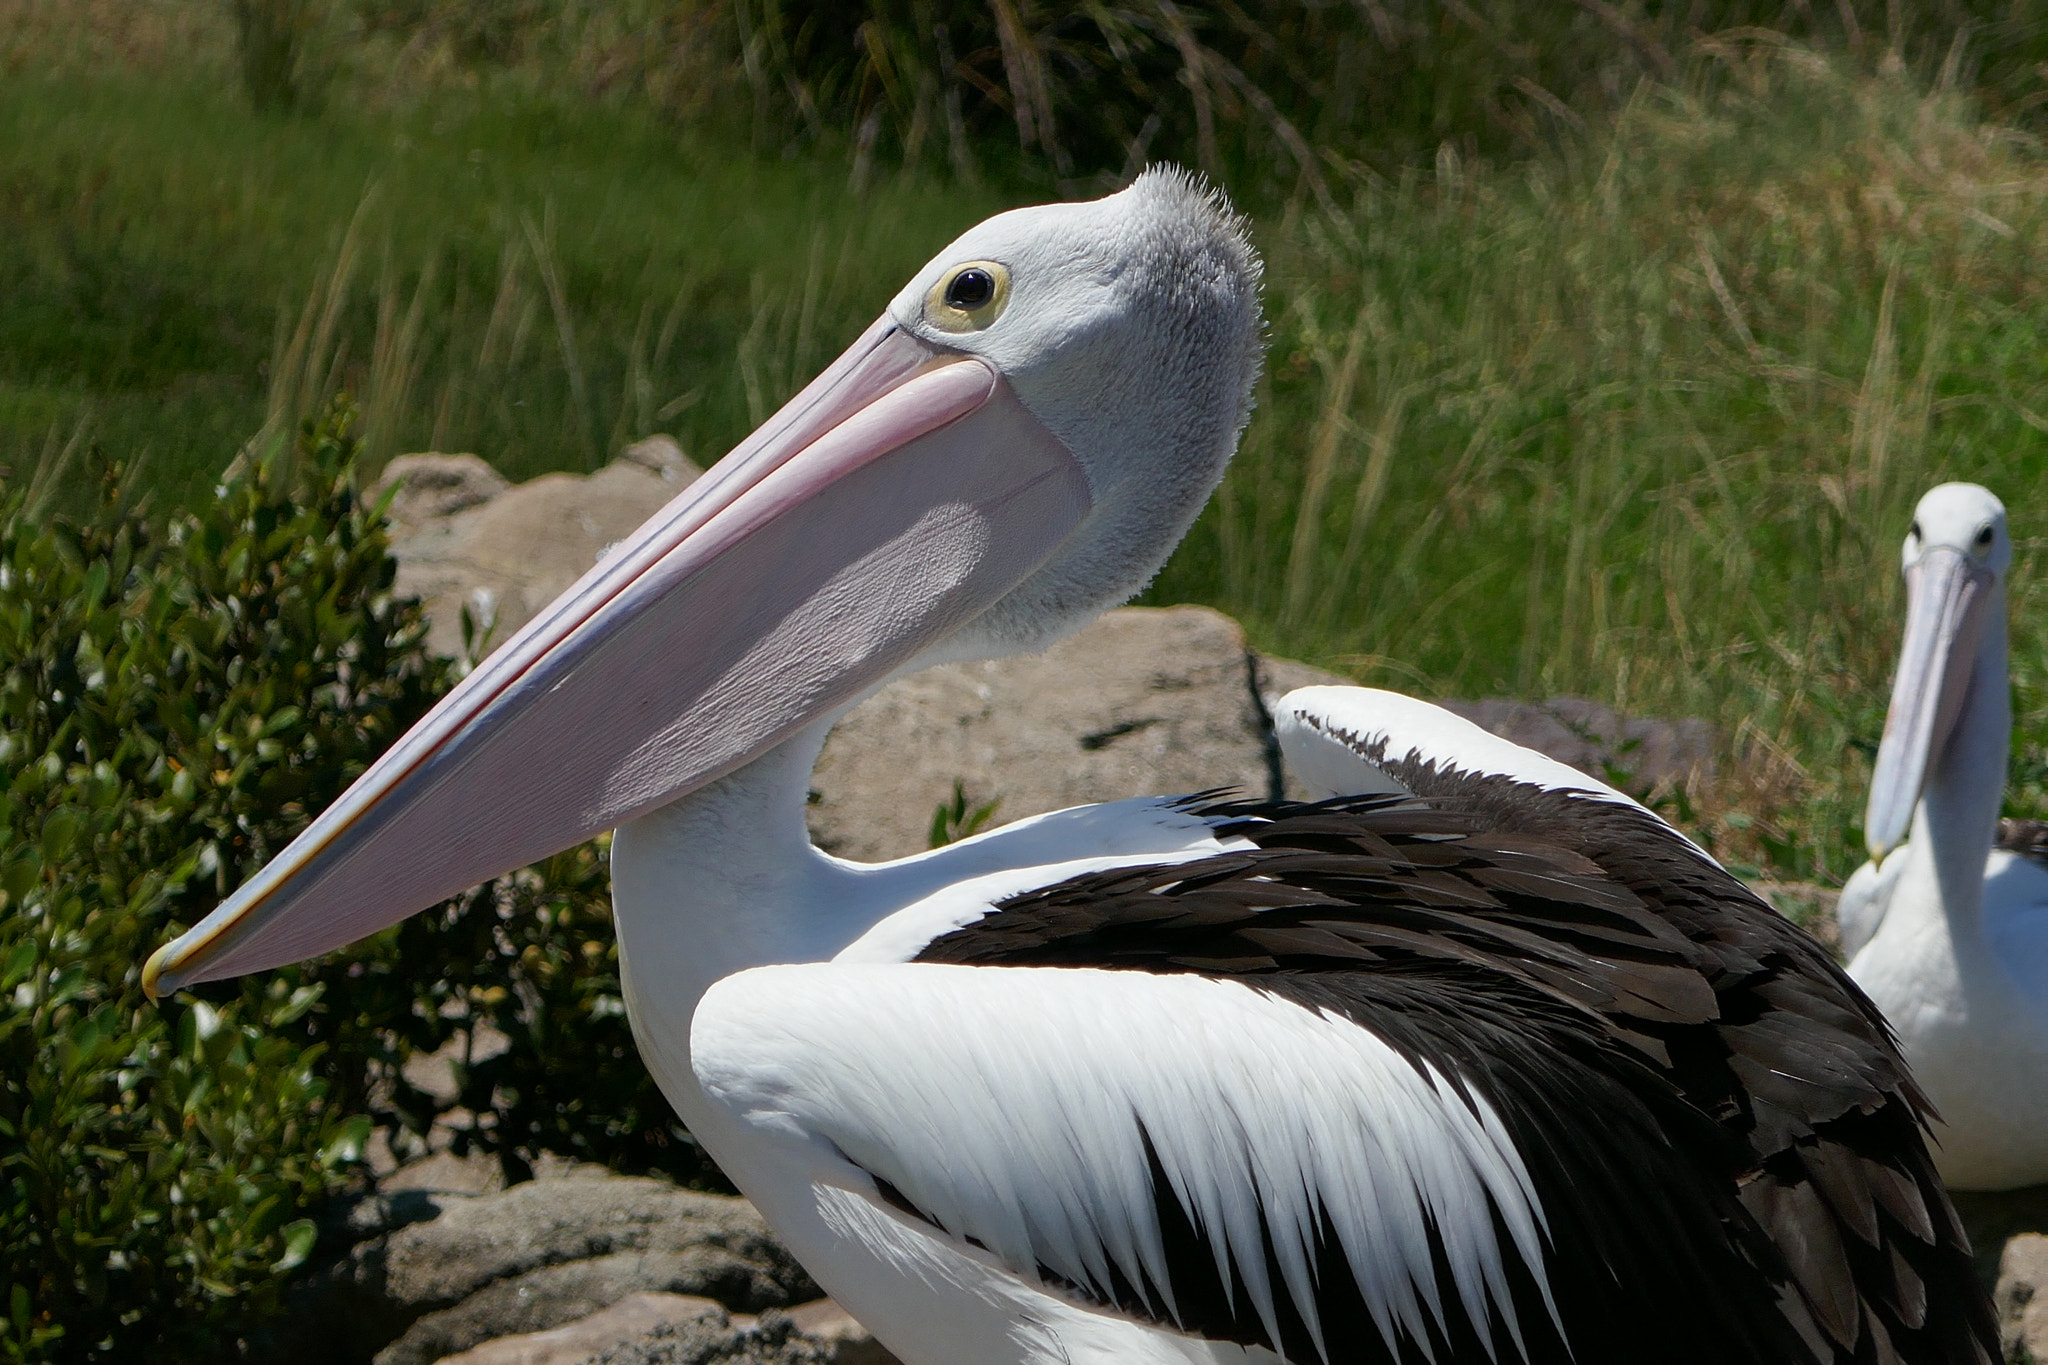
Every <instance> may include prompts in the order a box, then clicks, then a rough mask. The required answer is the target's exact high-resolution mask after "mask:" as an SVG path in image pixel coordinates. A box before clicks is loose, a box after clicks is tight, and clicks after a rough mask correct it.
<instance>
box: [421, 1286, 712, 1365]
mask: <svg viewBox="0 0 2048 1365" xmlns="http://www.w3.org/2000/svg"><path fill="white" fill-rule="evenodd" d="M747 1321H749V1322H751V1321H752V1319H748V1320H747ZM699 1325H701V1326H703V1327H705V1328H707V1329H709V1330H711V1331H715V1332H719V1333H721V1334H723V1333H725V1332H726V1331H727V1330H728V1329H729V1328H730V1327H731V1326H732V1317H731V1315H730V1314H728V1313H727V1312H726V1311H725V1309H724V1308H723V1307H721V1306H720V1305H719V1304H718V1303H717V1302H715V1301H714V1300H711V1299H704V1298H697V1297H694V1296H692V1295H688V1294H655V1293H639V1294H629V1295H627V1296H626V1297H625V1298H623V1299H620V1300H619V1301H618V1302H617V1303H614V1304H613V1305H611V1307H609V1308H605V1309H601V1310H600V1311H598V1312H595V1313H592V1314H591V1315H590V1316H588V1317H584V1318H578V1319H577V1320H576V1321H574V1322H572V1323H569V1324H568V1325H567V1326H565V1327H555V1328H551V1329H549V1330H547V1331H545V1332H522V1333H519V1334H517V1335H514V1336H508V1337H499V1338H497V1339H496V1340H495V1341H487V1342H485V1343H484V1344H483V1345H481V1346H474V1347H471V1348H470V1349H469V1350H467V1351H463V1352H462V1353H460V1354H459V1355H452V1356H444V1357H442V1358H441V1361H440V1365H584V1362H585V1361H587V1360H589V1359H590V1358H591V1357H592V1356H594V1355H598V1354H601V1353H602V1352H604V1351H606V1350H609V1349H610V1348H612V1347H614V1346H618V1345H621V1344H623V1343H626V1342H631V1341H636V1340H638V1339H640V1338H642V1337H645V1336H647V1335H649V1334H650V1333H652V1332H654V1331H655V1330H656V1329H657V1328H667V1329H668V1330H669V1331H671V1332H674V1331H676V1330H679V1329H680V1330H688V1329H690V1328H693V1327H697V1326H699Z"/></svg>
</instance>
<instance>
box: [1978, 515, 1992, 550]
mask: <svg viewBox="0 0 2048 1365" xmlns="http://www.w3.org/2000/svg"><path fill="white" fill-rule="evenodd" d="M1990 547H1991V523H1989V522H1986V523H1985V524H1984V525H1983V526H1982V527H1980V528H1979V529H1978V531H1977V548H1978V549H1980V550H1986V549H1989V548H1990Z"/></svg>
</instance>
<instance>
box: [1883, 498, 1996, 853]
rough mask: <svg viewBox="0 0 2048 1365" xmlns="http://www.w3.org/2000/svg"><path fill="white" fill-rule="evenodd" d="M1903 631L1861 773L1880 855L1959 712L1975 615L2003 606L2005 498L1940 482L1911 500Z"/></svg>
mask: <svg viewBox="0 0 2048 1365" xmlns="http://www.w3.org/2000/svg"><path fill="white" fill-rule="evenodd" d="M1900 562H1901V564H1902V566H1903V568H1904V572H1905V577H1906V638H1905V641H1904V643H1903V644H1902V645H1901V647H1900V650H1899V671H1898V674H1897V676H1896V677H1894V678H1893V680H1892V702H1891V709H1890V710H1889V711H1888V712H1886V714H1885V718H1884V740H1883V742H1882V743H1881V744H1880V745H1879V746H1878V750H1877V767H1876V770H1875V771H1874V772H1873V773H1872V774H1871V779H1870V807H1869V810H1868V811H1867V813H1866V814H1865V817H1864V822H1863V830H1864V840H1865V842H1866V843H1868V844H1869V846H1870V853H1871V856H1872V857H1874V858H1877V859H1879V860H1880V861H1881V860H1882V859H1883V858H1884V856H1885V855H1886V854H1887V853H1890V852H1891V851H1892V850H1893V849H1894V848H1897V847H1898V846H1899V844H1900V843H1901V842H1903V841H1904V840H1905V837H1906V831H1907V828H1908V827H1909V826H1910V825H1911V824H1912V821H1913V807H1914V806H1915V805H1917V804H1918V803H1919V800H1920V791H1921V788H1922V787H1923V786H1924V785H1925V783H1926V780H1927V773H1928V769H1929V768H1930V766H1932V764H1933V763H1934V761H1935V759H1936V758H1937V757H1938V756H1939V755H1940V753H1941V751H1942V748H1943V746H1944V745H1946V744H1947V743H1948V739H1949V736H1950V735H1951V734H1952V733H1953V732H1954V730H1955V728H1956V720H1957V718H1958V717H1959V716H1960V715H1961V714H1962V710H1963V700H1964V698H1965V697H1967V696H1968V695H1969V691H1970V682H1971V674H1972V671H1973V669H1974V668H1975V665H1976V662H1977V643H1978V641H1979V639H1981V638H1982V636H1983V633H1984V625H1985V622H1986V621H1988V620H1989V619H1991V617H1992V616H1993V615H1994V614H1995V613H1998V612H2000V611H2002V610H2004V601H2005V596H2004V593H2003V591H2002V588H2003V585H2004V582H2005V571H2006V569H2007V568H2008V567H2010V566H2011V564H2012V539H2011V537H2010V536H2008V535H2007V533H2006V529H2005V504H2004V503H2002V502H2000V501H1999V500H1998V499H1997V498H1996V497H1994V496H1993V495H1992V493H1991V492H1990V490H1988V489H1985V488H1980V487H1978V486H1977V485H1976V484H1974V483H1945V484H1942V485H1941V486H1940V487H1938V488H1935V489H1932V490H1930V491H1929V492H1928V494H1927V495H1926V496H1925V497H1923V498H1921V499H1920V505H1919V506H1918V507H1916V508H1915V509H1914V510H1913V525H1912V528H1911V529H1910V530H1908V531H1907V532H1906V543H1905V546H1904V548H1903V549H1902V550H1901V552H1900Z"/></svg>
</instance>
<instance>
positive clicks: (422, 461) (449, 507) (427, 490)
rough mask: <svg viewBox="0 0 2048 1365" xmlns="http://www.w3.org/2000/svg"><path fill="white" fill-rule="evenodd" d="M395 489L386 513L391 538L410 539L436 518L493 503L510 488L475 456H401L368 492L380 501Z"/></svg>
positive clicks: (387, 468)
mask: <svg viewBox="0 0 2048 1365" xmlns="http://www.w3.org/2000/svg"><path fill="white" fill-rule="evenodd" d="M393 484H396V485H397V486H398V491H397V492H396V493H394V494H392V495H391V506H390V508H389V510H388V511H387V512H386V514H385V515H387V516H388V517H389V518H390V519H391V534H392V538H393V539H396V538H398V537H399V536H402V535H407V534H410V533H411V532H413V531H414V530H417V529H418V528H419V527H420V526H421V525H423V524H425V523H426V522H428V521H430V520H432V519H433V518H435V517H447V516H453V515H454V514H455V513H457V512H460V511H462V510H463V509H464V508H467V507H474V506H476V505H477V504H478V503H481V502H489V501H490V500H491V499H492V498H495V497H497V496H498V495H499V494H500V493H503V492H504V491H505V490H506V489H508V488H510V487H511V486H512V485H511V484H510V483H508V482H506V480H505V476H504V475H503V474H500V473H499V472H498V471H497V470H495V469H493V468H491V467H490V465H488V464H486V463H485V462H484V461H483V460H482V459H481V458H479V457H478V456H475V455H443V454H440V453H439V452H431V453H428V454H425V455H400V456H398V457H397V458H396V459H394V460H392V461H391V463H389V464H387V465H385V466H384V472H383V473H382V474H380V475H378V476H377V482H376V485H375V486H374V487H373V488H372V489H371V490H370V496H371V497H372V498H378V497H382V496H383V494H384V491H385V490H386V489H388V488H390V487H391V486H392V485H393Z"/></svg>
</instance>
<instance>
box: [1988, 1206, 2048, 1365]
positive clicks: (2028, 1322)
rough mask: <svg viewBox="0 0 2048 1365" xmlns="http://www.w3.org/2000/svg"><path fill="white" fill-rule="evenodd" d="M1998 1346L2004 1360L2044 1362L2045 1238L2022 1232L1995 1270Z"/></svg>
mask: <svg viewBox="0 0 2048 1365" xmlns="http://www.w3.org/2000/svg"><path fill="white" fill-rule="evenodd" d="M1995 1298H1996V1301H1997V1304H1998V1335H1999V1345H2000V1346H2001V1348H2003V1350H2004V1352H2005V1358H2006V1359H2007V1360H2008V1361H2021V1362H2024V1361H2048V1236H2043V1235H2042V1234H2040V1233H2038V1232H2024V1233H2021V1234H2020V1235H2019V1236H2017V1237H2014V1238H2012V1239H2011V1240H2010V1241H2008V1242H2007V1243H2006V1244H2005V1254H2004V1256H2003V1257H2002V1258H2001V1260H2000V1262H1999V1267H1998V1292H1997V1294H1996V1295H1995Z"/></svg>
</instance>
